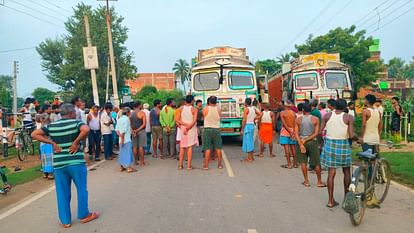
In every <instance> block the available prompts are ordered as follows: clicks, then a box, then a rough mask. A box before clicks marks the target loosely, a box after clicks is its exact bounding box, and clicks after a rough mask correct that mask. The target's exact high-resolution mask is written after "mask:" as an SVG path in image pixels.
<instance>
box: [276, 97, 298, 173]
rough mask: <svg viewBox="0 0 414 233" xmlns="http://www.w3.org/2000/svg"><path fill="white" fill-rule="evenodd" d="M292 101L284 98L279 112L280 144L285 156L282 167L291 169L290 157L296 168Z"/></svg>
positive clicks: (294, 116)
mask: <svg viewBox="0 0 414 233" xmlns="http://www.w3.org/2000/svg"><path fill="white" fill-rule="evenodd" d="M291 107H292V101H290V100H286V102H285V105H284V110H283V111H282V112H281V113H280V119H281V121H282V130H281V131H280V140H279V143H280V145H282V146H283V149H285V157H286V162H287V164H285V165H282V167H284V168H289V169H292V162H291V159H290V157H293V167H295V168H297V167H298V164H297V162H296V151H295V145H296V140H295V132H294V129H295V120H296V114H295V112H294V111H292V109H291Z"/></svg>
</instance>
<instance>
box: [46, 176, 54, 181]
mask: <svg viewBox="0 0 414 233" xmlns="http://www.w3.org/2000/svg"><path fill="white" fill-rule="evenodd" d="M47 179H49V180H54V179H55V177H54V176H53V175H49V176H48V177H47Z"/></svg>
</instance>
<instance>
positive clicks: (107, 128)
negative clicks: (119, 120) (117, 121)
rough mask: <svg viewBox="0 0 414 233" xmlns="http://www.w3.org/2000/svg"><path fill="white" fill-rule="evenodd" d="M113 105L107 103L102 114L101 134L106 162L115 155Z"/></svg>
mask: <svg viewBox="0 0 414 233" xmlns="http://www.w3.org/2000/svg"><path fill="white" fill-rule="evenodd" d="M112 108H113V106H112V104H111V103H106V104H105V105H104V110H103V111H102V114H101V119H100V122H101V133H102V136H103V140H104V155H105V160H112V159H113V157H112V153H113V146H114V141H113V137H112V130H113V129H114V123H113V121H112V117H111V113H112Z"/></svg>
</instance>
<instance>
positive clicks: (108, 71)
mask: <svg viewBox="0 0 414 233" xmlns="http://www.w3.org/2000/svg"><path fill="white" fill-rule="evenodd" d="M107 60H108V62H107V66H108V68H107V69H106V92H105V101H106V102H107V101H109V73H110V72H111V63H110V61H109V55H108V57H107Z"/></svg>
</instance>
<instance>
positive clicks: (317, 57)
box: [299, 53, 340, 66]
mask: <svg viewBox="0 0 414 233" xmlns="http://www.w3.org/2000/svg"><path fill="white" fill-rule="evenodd" d="M299 60H300V62H301V63H308V62H313V63H314V64H315V66H325V65H327V64H328V61H336V62H340V57H339V53H332V54H329V53H314V54H311V55H300V56H299Z"/></svg>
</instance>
